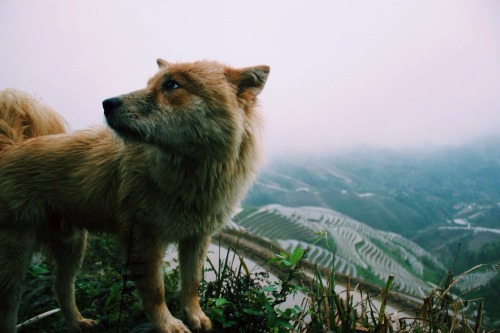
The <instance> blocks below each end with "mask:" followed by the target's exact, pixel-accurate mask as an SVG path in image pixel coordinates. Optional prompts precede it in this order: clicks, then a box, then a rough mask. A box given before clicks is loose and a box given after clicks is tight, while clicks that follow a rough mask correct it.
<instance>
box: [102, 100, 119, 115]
mask: <svg viewBox="0 0 500 333" xmlns="http://www.w3.org/2000/svg"><path fill="white" fill-rule="evenodd" d="M120 105H122V100H121V98H119V97H113V98H108V99H105V100H104V101H103V102H102V107H103V108H104V115H105V116H108V115H109V114H110V113H111V111H113V110H114V109H116V108H117V107H119V106H120Z"/></svg>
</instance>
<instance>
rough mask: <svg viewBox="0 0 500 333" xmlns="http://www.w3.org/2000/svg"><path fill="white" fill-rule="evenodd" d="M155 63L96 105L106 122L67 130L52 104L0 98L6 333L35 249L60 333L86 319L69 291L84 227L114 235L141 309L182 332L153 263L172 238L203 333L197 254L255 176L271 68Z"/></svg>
mask: <svg viewBox="0 0 500 333" xmlns="http://www.w3.org/2000/svg"><path fill="white" fill-rule="evenodd" d="M157 62H158V65H159V71H158V73H157V74H156V75H154V76H153V77H152V78H151V79H150V80H149V81H148V84H147V86H146V88H145V89H142V90H138V91H135V92H132V93H129V94H125V95H122V96H119V97H115V98H110V99H107V100H105V101H104V102H103V107H104V114H105V116H106V120H107V123H108V125H109V127H110V128H111V129H110V128H106V127H102V128H94V129H89V130H81V131H76V132H73V133H65V124H64V121H63V120H62V119H61V118H60V117H59V116H58V115H57V114H56V113H55V112H53V111H51V110H50V108H48V107H46V106H44V105H42V104H41V103H39V102H38V101H36V100H34V99H32V98H30V97H29V96H26V95H25V94H23V93H20V92H17V91H12V90H7V91H3V92H1V93H0V332H2V333H12V332H15V331H16V321H17V311H18V307H19V301H20V295H21V287H22V280H23V278H24V276H25V273H26V270H27V268H28V266H29V265H30V260H31V257H32V255H33V253H34V252H36V251H39V250H41V251H43V253H45V254H46V255H47V256H48V257H49V258H52V259H53V260H54V262H55V264H56V267H57V275H56V281H55V286H54V290H55V294H56V296H57V300H58V302H59V305H60V307H61V310H62V313H63V315H64V317H65V319H66V322H67V324H68V326H69V327H70V329H71V330H72V331H76V332H78V331H80V330H81V329H85V328H89V327H92V326H93V325H94V321H92V320H90V319H85V318H83V317H82V315H81V314H80V312H79V311H78V309H77V307H76V305H75V297H74V282H75V276H76V274H77V271H78V269H79V268H80V265H81V262H82V258H83V255H84V251H85V244H86V233H87V232H90V233H109V234H114V235H117V236H118V237H119V239H120V240H121V243H122V245H123V246H124V247H125V249H126V250H125V251H124V252H125V253H129V254H130V258H129V269H130V272H131V277H132V279H133V280H134V282H135V283H136V285H137V288H138V291H139V295H140V297H141V300H142V304H143V307H144V310H145V312H146V314H147V315H148V317H149V319H150V320H151V321H152V323H153V325H154V327H155V328H156V330H157V331H158V332H164V333H166V332H189V330H188V328H187V327H186V326H185V325H184V324H183V323H182V322H181V321H180V320H178V319H176V318H174V317H173V316H172V315H171V313H170V312H169V310H168V309H167V307H166V305H165V301H164V286H163V278H162V273H161V269H160V268H161V264H162V258H163V255H164V251H165V249H166V246H167V245H168V244H170V243H177V244H178V249H179V261H180V273H181V286H180V298H181V301H182V303H183V310H184V312H185V318H186V322H187V324H188V326H190V327H191V328H192V329H195V330H200V331H208V330H210V328H211V323H210V320H209V319H208V317H207V316H206V315H205V314H204V313H203V311H202V310H201V308H200V305H199V300H198V296H197V293H198V288H199V283H200V277H201V270H202V266H203V261H204V257H205V253H206V249H207V245H208V243H209V241H210V235H211V234H212V233H213V232H215V231H217V230H219V229H220V228H221V226H222V225H223V223H224V222H225V221H226V220H228V219H229V218H230V215H231V214H232V212H233V210H234V208H235V207H236V206H237V205H238V204H239V202H240V201H241V199H242V198H243V196H244V194H245V192H246V190H247V189H248V187H249V186H250V184H251V182H252V181H253V179H254V177H255V174H256V171H257V167H258V164H259V161H260V147H259V143H260V131H261V119H260V117H259V112H258V110H257V105H256V104H257V100H256V98H257V95H258V94H259V93H260V92H261V90H262V89H263V87H264V84H265V82H266V79H267V76H268V74H269V67H267V66H256V67H248V68H243V69H234V68H230V67H227V66H224V65H222V64H219V63H216V62H209V61H200V62H194V63H176V64H172V63H168V62H166V61H164V60H161V59H159V60H158V61H157ZM58 133H59V134H58ZM48 134H50V135H48Z"/></svg>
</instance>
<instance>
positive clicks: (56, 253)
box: [44, 231, 96, 332]
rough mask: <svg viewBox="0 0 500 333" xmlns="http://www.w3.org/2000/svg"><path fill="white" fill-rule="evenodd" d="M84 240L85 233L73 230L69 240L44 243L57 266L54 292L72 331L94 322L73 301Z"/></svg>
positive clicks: (88, 326) (90, 326) (91, 325)
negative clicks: (84, 315) (84, 316)
mask: <svg viewBox="0 0 500 333" xmlns="http://www.w3.org/2000/svg"><path fill="white" fill-rule="evenodd" d="M86 242H87V235H86V233H85V232H84V231H75V232H74V234H73V235H72V236H71V238H70V239H69V240H51V242H49V243H48V244H44V247H45V250H46V252H47V254H48V255H49V256H50V257H51V258H52V259H53V260H54V262H55V264H56V267H57V273H56V280H55V283H54V292H55V294H56V298H57V302H58V303H59V306H60V307H61V312H62V314H63V316H64V319H65V320H66V323H67V325H68V326H69V328H70V330H71V331H72V332H80V331H81V330H82V329H88V328H92V327H93V326H95V324H96V322H95V321H94V320H91V319H86V318H83V316H82V315H81V314H80V311H78V308H77V306H76V302H75V290H74V286H75V279H76V274H77V273H78V271H79V269H80V267H81V264H82V261H83V257H84V255H85V248H86Z"/></svg>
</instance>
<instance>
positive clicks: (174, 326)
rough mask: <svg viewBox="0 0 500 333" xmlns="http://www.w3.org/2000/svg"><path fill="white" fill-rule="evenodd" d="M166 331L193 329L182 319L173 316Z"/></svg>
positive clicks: (187, 332) (173, 332)
mask: <svg viewBox="0 0 500 333" xmlns="http://www.w3.org/2000/svg"><path fill="white" fill-rule="evenodd" d="M162 332H163V331H162ZM165 333H191V331H190V330H189V329H188V328H187V327H186V325H184V323H183V322H182V321H180V320H179V319H177V318H172V320H170V321H169V325H168V328H167V329H166V330H165Z"/></svg>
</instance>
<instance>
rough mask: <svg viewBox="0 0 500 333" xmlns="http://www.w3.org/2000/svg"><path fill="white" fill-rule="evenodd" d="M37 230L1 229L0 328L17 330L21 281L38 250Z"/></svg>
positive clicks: (12, 332) (9, 332)
mask: <svg viewBox="0 0 500 333" xmlns="http://www.w3.org/2000/svg"><path fill="white" fill-rule="evenodd" d="M35 245H36V233H35V232H34V231H33V232H30V230H15V229H14V228H8V229H0V332H2V333H15V332H16V324H17V311H18V309H19V303H20V301H21V294H22V284H23V281H24V277H25V275H26V271H27V270H28V267H29V265H30V263H31V257H32V255H33V252H34V251H35Z"/></svg>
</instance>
